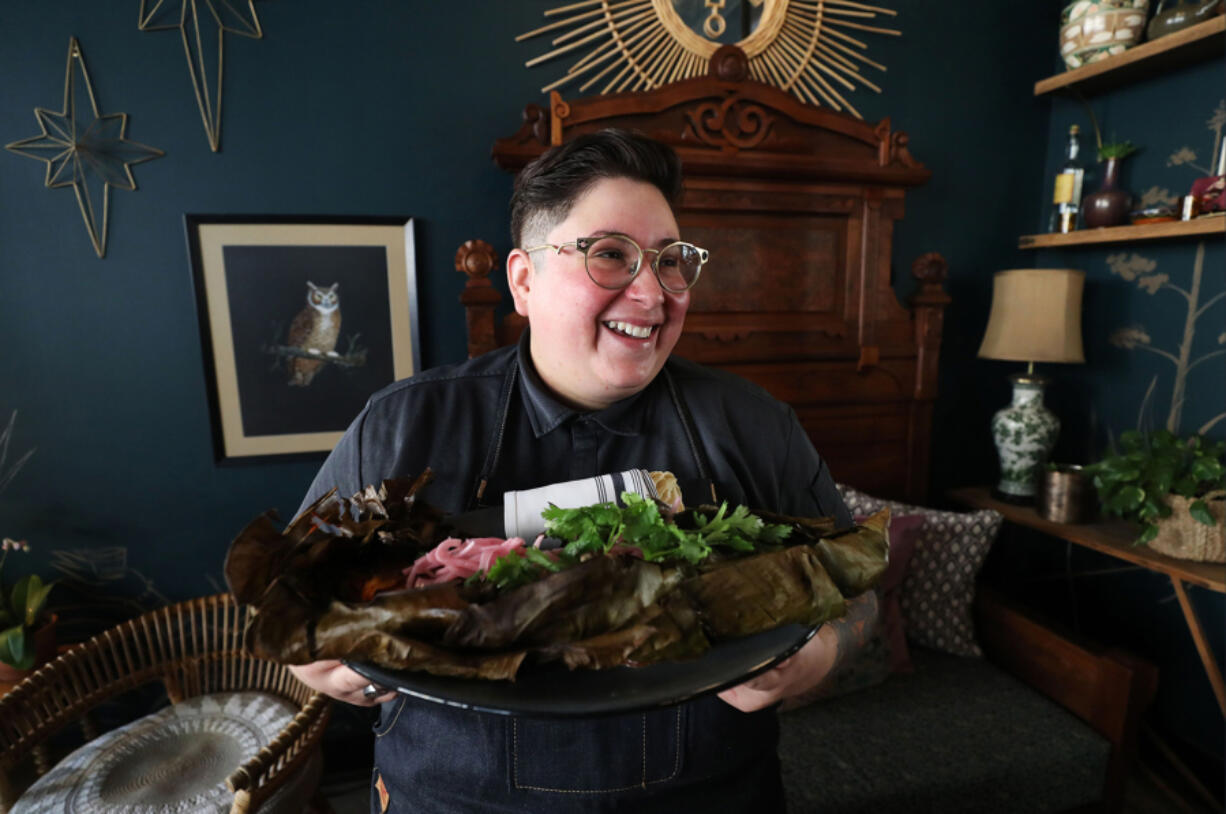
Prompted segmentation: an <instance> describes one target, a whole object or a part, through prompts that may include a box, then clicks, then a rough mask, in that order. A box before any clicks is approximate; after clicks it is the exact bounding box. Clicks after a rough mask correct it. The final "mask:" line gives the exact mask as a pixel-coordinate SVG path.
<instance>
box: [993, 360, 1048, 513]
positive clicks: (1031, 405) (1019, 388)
mask: <svg viewBox="0 0 1226 814" xmlns="http://www.w3.org/2000/svg"><path fill="white" fill-rule="evenodd" d="M1010 379H1011V380H1012V381H1013V402H1012V403H1011V404H1010V405H1009V406H1008V407H1005V408H1004V409H1002V410H999V411H997V413H996V415H994V416H992V438H993V440H995V441H996V452H997V453H998V454H999V456H1000V482H999V483H998V484H997V486H996V490H997V496H998V497H1001V498H1003V499H1005V500H1009V501H1012V502H1016V503H1029V502H1033V501H1034V497H1035V494H1036V492H1037V491H1038V483H1039V475H1040V473H1041V472H1042V471H1043V466H1044V464H1046V463H1047V459H1048V456H1050V455H1051V450H1052V447H1054V446H1055V445H1056V436H1058V435H1059V434H1060V419H1058V418H1056V415H1055V413H1053V412H1052V411H1051V410H1048V409H1047V407H1046V406H1044V404H1043V387H1044V385H1045V384H1046V383H1047V380H1046V379H1044V378H1043V377H1042V376H1034V375H1028V374H1016V375H1014V376H1011V377H1010Z"/></svg>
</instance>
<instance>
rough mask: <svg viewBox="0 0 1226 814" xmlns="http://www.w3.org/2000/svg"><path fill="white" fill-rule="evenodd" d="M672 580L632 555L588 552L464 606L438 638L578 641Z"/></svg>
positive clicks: (493, 644)
mask: <svg viewBox="0 0 1226 814" xmlns="http://www.w3.org/2000/svg"><path fill="white" fill-rule="evenodd" d="M678 581H680V574H679V573H678V572H676V571H675V570H672V569H664V568H661V567H660V566H658V565H655V564H654V563H648V562H643V561H642V560H638V559H635V558H633V557H603V556H602V557H593V558H592V559H590V560H588V561H586V562H583V563H580V564H579V565H577V566H575V567H574V568H568V569H566V570H565V571H560V572H558V573H556V574H551V575H549V576H548V577H546V578H545V579H541V580H538V581H536V582H533V583H530V584H528V585H524V586H522V587H520V588H516V589H515V590H513V591H509V592H507V593H506V594H503V595H502V596H500V597H498V598H497V599H495V600H493V601H492V602H488V603H485V604H479V605H478V604H474V605H470V606H469V607H468V608H467V609H466V610H465V611H464V612H463V614H461V617H460V619H459V620H457V622H456V624H455V625H453V626H452V627H451V629H450V630H448V631H447V634H446V636H445V637H444V641H445V642H446V643H447V644H448V645H450V646H452V647H474V648H481V649H492V648H499V647H508V646H510V645H511V644H512V643H523V644H526V645H529V646H533V645H549V644H559V643H563V642H572V641H578V640H580V639H585V638H588V637H590V636H593V635H596V634H600V633H604V632H608V631H612V630H616V629H618V628H620V627H621V626H622V625H624V624H625V623H626V622H628V621H629V620H630V619H632V618H633V617H634V616H635V615H637V614H638V613H639V612H640V611H642V609H643V608H645V607H647V606H648V605H650V604H652V603H653V602H655V601H656V599H657V598H658V597H660V596H662V595H663V594H664V593H666V592H667V591H669V590H671V588H672V587H673V586H675V585H676V584H677V582H678Z"/></svg>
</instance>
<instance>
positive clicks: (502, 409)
mask: <svg viewBox="0 0 1226 814" xmlns="http://www.w3.org/2000/svg"><path fill="white" fill-rule="evenodd" d="M518 374H519V360H517V359H512V360H511V365H510V367H509V368H507V373H506V375H505V376H504V377H503V379H502V392H501V393H500V394H499V395H498V401H499V402H500V406H499V408H498V424H497V426H496V427H495V428H494V435H493V436H492V437H491V438H490V443H489V446H488V448H487V449H486V453H485V463H484V464H483V465H482V466H481V477H480V478H478V480H477V484H476V492H475V494H474V496H473V498H472V500H471V501H469V505H468V508H469V510H472V509H475V508H477V507H479V506H481V505H482V503H481V500H482V498H483V497H484V496H485V487H486V486H488V485H489V482H490V478H491V477H493V475H494V470H495V469H497V467H498V460H499V458H501V457H502V439H503V436H504V435H505V434H506V430H507V416H509V415H510V414H511V396H512V395H513V394H514V393H515V379H516V376H518Z"/></svg>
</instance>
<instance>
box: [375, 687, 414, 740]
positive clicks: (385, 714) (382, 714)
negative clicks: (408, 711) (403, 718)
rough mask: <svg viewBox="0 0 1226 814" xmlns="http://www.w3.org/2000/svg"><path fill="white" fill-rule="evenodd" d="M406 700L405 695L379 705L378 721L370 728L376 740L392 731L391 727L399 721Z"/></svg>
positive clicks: (407, 698)
mask: <svg viewBox="0 0 1226 814" xmlns="http://www.w3.org/2000/svg"><path fill="white" fill-rule="evenodd" d="M408 700H409V697H408V696H407V695H398V696H396V697H395V698H393V699H392V700H391V701H386V702H384V703H383V704H380V705H379V720H378V721H376V722H375V725H374V726H373V727H372V730H373V731H374V733H375V737H376V738H381V737H383V736H384V735H386V734H387V733H389V732H391V731H392V727H394V726H395V725H396V722H397V721H399V720H400V713H402V712H403V711H404V705H405V702H407V701H408Z"/></svg>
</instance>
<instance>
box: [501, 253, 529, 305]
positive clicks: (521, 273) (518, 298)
mask: <svg viewBox="0 0 1226 814" xmlns="http://www.w3.org/2000/svg"><path fill="white" fill-rule="evenodd" d="M532 273H533V272H532V258H530V257H529V256H528V253H527V252H525V251H524V250H523V249H512V250H511V253H510V254H508V255H507V287H508V288H510V289H511V296H512V297H513V298H514V299H515V312H516V313H517V314H519V315H520V316H521V317H526V316H528V298H529V295H530V294H531V293H532Z"/></svg>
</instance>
